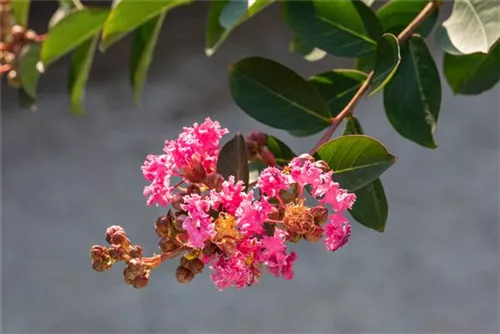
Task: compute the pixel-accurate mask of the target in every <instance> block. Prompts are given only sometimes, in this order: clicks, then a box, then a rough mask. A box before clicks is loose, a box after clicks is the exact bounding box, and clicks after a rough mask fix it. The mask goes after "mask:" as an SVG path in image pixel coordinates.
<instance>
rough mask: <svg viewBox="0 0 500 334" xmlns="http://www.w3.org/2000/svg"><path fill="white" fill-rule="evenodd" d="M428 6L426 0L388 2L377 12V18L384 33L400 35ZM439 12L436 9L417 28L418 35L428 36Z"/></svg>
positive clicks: (393, 0)
mask: <svg viewBox="0 0 500 334" xmlns="http://www.w3.org/2000/svg"><path fill="white" fill-rule="evenodd" d="M427 4H428V1H426V0H391V1H388V2H386V3H385V4H384V5H383V6H382V7H380V8H379V10H378V11H377V16H378V18H379V19H380V23H381V24H382V27H383V29H384V32H388V33H391V34H393V35H396V36H397V35H398V34H399V33H401V32H402V31H403V30H404V28H406V26H408V24H409V23H410V22H411V21H412V20H413V19H414V18H415V17H417V15H418V14H419V13H420V12H421V11H422V9H424V7H425V6H426V5H427ZM438 16H439V11H438V10H437V9H435V10H434V11H433V12H432V14H431V15H430V16H429V17H428V18H427V19H425V21H424V22H423V23H422V24H421V25H420V26H419V27H418V28H417V30H416V33H417V34H420V35H422V36H424V37H425V36H427V35H429V34H430V32H431V31H432V28H434V25H435V24H436V21H437V18H438Z"/></svg>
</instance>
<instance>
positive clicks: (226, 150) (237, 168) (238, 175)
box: [217, 132, 249, 187]
mask: <svg viewBox="0 0 500 334" xmlns="http://www.w3.org/2000/svg"><path fill="white" fill-rule="evenodd" d="M217 172H218V173H219V174H220V175H222V176H223V177H224V178H225V179H227V178H228V177H229V176H231V175H232V176H234V178H235V180H236V181H239V180H241V181H243V183H244V184H245V187H247V186H248V180H249V169H248V156H247V145H246V143H245V138H244V137H243V136H242V135H241V133H239V132H238V133H236V135H235V136H234V138H233V139H231V140H230V141H228V142H227V143H226V144H225V145H224V146H223V147H222V150H221V151H220V153H219V158H218V160H217Z"/></svg>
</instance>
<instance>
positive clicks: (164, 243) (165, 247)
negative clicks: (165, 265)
mask: <svg viewBox="0 0 500 334" xmlns="http://www.w3.org/2000/svg"><path fill="white" fill-rule="evenodd" d="M158 245H159V246H160V249H161V250H162V252H165V253H169V252H171V251H173V250H176V249H177V248H179V244H178V243H177V241H175V240H172V239H170V238H169V237H166V238H162V239H161V240H160V242H159V243H158Z"/></svg>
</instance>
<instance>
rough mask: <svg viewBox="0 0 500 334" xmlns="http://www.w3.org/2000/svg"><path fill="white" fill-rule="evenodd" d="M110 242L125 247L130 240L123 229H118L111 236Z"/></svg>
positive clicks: (128, 244)
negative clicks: (121, 230)
mask: <svg viewBox="0 0 500 334" xmlns="http://www.w3.org/2000/svg"><path fill="white" fill-rule="evenodd" d="M111 244H112V245H117V246H122V247H125V248H127V247H128V246H130V240H129V239H128V238H127V234H126V233H125V231H123V232H120V231H118V232H115V233H113V235H112V236H111Z"/></svg>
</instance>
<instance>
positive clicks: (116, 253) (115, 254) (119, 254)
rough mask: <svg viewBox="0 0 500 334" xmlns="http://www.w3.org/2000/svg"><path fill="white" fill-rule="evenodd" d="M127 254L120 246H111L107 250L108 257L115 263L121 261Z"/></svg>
mask: <svg viewBox="0 0 500 334" xmlns="http://www.w3.org/2000/svg"><path fill="white" fill-rule="evenodd" d="M126 254H127V252H126V251H125V249H123V247H122V246H117V245H111V247H110V248H109V256H110V257H111V258H112V259H113V260H115V261H123V260H124V259H125V255H126Z"/></svg>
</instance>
